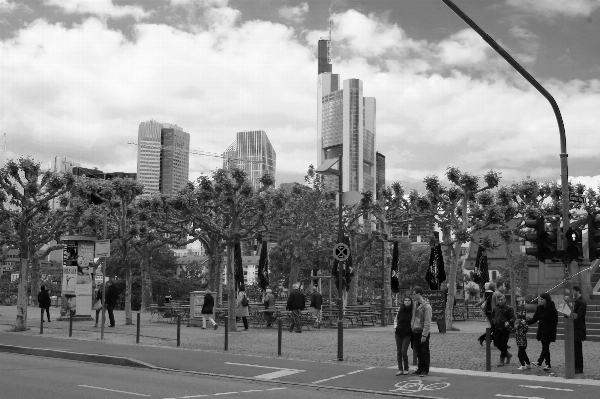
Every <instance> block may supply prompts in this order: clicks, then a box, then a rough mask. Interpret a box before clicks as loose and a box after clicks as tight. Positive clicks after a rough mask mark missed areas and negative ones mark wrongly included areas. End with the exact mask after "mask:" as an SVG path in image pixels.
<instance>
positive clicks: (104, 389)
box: [77, 385, 152, 396]
mask: <svg viewBox="0 0 600 399" xmlns="http://www.w3.org/2000/svg"><path fill="white" fill-rule="evenodd" d="M77 386H78V387H82V388H92V389H101V390H103V391H111V392H118V393H126V394H128V395H137V396H152V395H146V394H143V393H136V392H127V391H119V390H116V389H109V388H102V387H93V386H91V385H77Z"/></svg>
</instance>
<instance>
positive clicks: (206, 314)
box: [202, 292, 219, 330]
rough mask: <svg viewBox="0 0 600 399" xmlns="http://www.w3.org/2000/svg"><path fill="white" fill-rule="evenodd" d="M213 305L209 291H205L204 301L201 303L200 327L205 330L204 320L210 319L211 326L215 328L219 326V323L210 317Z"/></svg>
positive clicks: (213, 300) (213, 301)
mask: <svg viewBox="0 0 600 399" xmlns="http://www.w3.org/2000/svg"><path fill="white" fill-rule="evenodd" d="M214 307H215V299H214V298H213V296H212V294H211V293H210V292H207V293H206V294H205V295H204V303H203V304H202V329H203V330H206V321H207V320H208V321H210V322H211V323H212V325H213V328H214V329H215V330H216V329H217V328H219V325H218V324H217V323H216V322H215V320H214V319H213V318H212V315H213V309H214Z"/></svg>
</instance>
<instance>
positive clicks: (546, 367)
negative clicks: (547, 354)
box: [544, 365, 552, 371]
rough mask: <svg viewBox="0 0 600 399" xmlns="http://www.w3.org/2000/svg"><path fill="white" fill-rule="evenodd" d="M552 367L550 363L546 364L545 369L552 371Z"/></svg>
mask: <svg viewBox="0 0 600 399" xmlns="http://www.w3.org/2000/svg"><path fill="white" fill-rule="evenodd" d="M550 370H552V367H551V366H550V365H547V366H544V371H550Z"/></svg>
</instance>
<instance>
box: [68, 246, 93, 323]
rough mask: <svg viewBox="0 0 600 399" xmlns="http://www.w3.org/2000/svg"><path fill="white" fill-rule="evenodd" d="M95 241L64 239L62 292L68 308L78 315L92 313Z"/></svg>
mask: <svg viewBox="0 0 600 399" xmlns="http://www.w3.org/2000/svg"><path fill="white" fill-rule="evenodd" d="M93 261H94V243H93V242H91V241H64V247H63V276H62V293H63V295H64V297H65V298H66V300H67V309H68V310H74V311H77V310H78V311H77V315H78V316H89V315H91V314H92V291H93V288H92V280H93V276H92V271H93V269H92V263H93Z"/></svg>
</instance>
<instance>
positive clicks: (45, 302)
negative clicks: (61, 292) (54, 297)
mask: <svg viewBox="0 0 600 399" xmlns="http://www.w3.org/2000/svg"><path fill="white" fill-rule="evenodd" d="M37 300H38V304H39V307H40V309H44V310H46V317H47V318H48V323H50V322H51V320H50V304H51V302H52V301H51V300H50V294H48V291H46V286H44V285H42V286H41V287H40V292H39V294H38V297H37ZM41 313H42V315H41V316H42V323H43V322H44V312H43V310H42V312H41Z"/></svg>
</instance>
